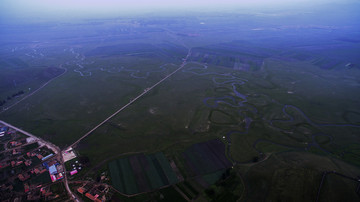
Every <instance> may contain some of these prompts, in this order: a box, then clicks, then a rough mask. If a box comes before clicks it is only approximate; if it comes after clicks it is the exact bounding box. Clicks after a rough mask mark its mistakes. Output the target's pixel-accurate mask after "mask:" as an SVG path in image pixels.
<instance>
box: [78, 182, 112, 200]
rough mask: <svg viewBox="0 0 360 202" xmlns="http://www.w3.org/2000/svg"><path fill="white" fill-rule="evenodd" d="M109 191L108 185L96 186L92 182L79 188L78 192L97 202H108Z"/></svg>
mask: <svg viewBox="0 0 360 202" xmlns="http://www.w3.org/2000/svg"><path fill="white" fill-rule="evenodd" d="M108 191H109V187H108V185H103V184H96V183H92V182H89V183H86V184H83V185H82V186H80V187H79V188H77V192H79V193H80V194H81V195H83V196H85V197H86V198H88V199H90V200H92V201H96V202H102V201H106V197H105V195H106V194H107V193H108Z"/></svg>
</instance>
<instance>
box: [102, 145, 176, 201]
mask: <svg viewBox="0 0 360 202" xmlns="http://www.w3.org/2000/svg"><path fill="white" fill-rule="evenodd" d="M108 166H109V170H110V174H111V181H112V184H113V186H114V187H115V188H116V189H117V190H119V191H120V192H122V193H124V194H129V195H131V194H136V193H141V192H147V191H151V190H155V189H158V188H160V187H164V186H167V185H172V184H175V183H177V182H178V179H177V178H176V175H175V173H174V171H173V170H172V169H171V167H170V163H169V161H168V160H167V159H166V158H165V156H164V154H163V153H161V152H159V153H155V154H150V155H144V154H139V155H135V156H130V157H127V158H121V159H118V160H114V161H111V162H110V163H109V165H108Z"/></svg>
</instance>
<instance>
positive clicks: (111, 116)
mask: <svg viewBox="0 0 360 202" xmlns="http://www.w3.org/2000/svg"><path fill="white" fill-rule="evenodd" d="M190 55H191V49H189V51H188V54H187V55H186V57H185V58H184V59H183V62H182V63H181V65H180V67H179V68H177V69H176V70H175V71H173V72H171V73H170V74H168V75H167V76H166V77H164V78H163V79H161V80H160V81H158V82H157V83H155V84H154V85H152V86H151V87H149V88H146V90H144V91H143V92H142V93H141V94H140V95H138V96H137V97H135V98H134V99H132V100H130V102H129V103H127V104H126V105H124V106H123V107H121V108H120V109H119V110H117V111H116V112H115V113H113V114H112V115H110V116H109V117H108V118H106V119H105V120H104V121H102V122H101V123H99V124H98V125H97V126H95V127H94V128H93V129H91V130H90V131H89V132H87V133H86V134H85V135H83V136H82V137H81V138H79V139H78V140H77V141H76V142H74V143H73V144H71V145H70V146H69V147H68V148H70V147H74V146H75V145H77V144H78V143H79V142H80V141H81V140H83V139H84V138H86V137H87V136H88V135H90V134H91V133H92V132H94V131H95V130H96V129H98V128H99V127H100V126H102V125H103V124H104V123H106V122H107V121H108V120H110V119H111V118H113V117H114V116H116V115H117V114H118V113H120V112H121V111H123V110H124V109H126V108H127V107H129V106H130V105H131V104H132V103H134V102H135V101H136V100H138V99H139V98H141V97H142V96H144V95H145V94H146V93H148V92H149V91H151V90H152V89H153V88H155V87H156V86H158V85H160V84H161V83H162V82H164V81H165V80H166V79H168V78H169V77H171V76H172V75H173V74H175V73H176V72H178V71H179V70H180V69H182V68H183V67H184V66H185V65H186V64H187V60H188V58H189V57H190Z"/></svg>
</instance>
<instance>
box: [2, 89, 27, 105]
mask: <svg viewBox="0 0 360 202" xmlns="http://www.w3.org/2000/svg"><path fill="white" fill-rule="evenodd" d="M24 93H25V92H24V91H23V90H21V91H19V92H17V93H14V94H12V95H11V96H8V97H7V100H11V99H12V98H14V97H17V96H20V95H22V94H24ZM4 104H6V100H0V107H1V106H3V105H4Z"/></svg>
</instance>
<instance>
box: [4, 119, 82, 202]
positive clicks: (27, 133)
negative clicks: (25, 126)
mask: <svg viewBox="0 0 360 202" xmlns="http://www.w3.org/2000/svg"><path fill="white" fill-rule="evenodd" d="M0 123H1V124H2V125H5V126H7V127H9V128H12V129H15V130H16V131H19V132H21V133H23V134H25V135H27V136H29V137H32V138H34V139H35V140H37V142H38V143H39V144H40V145H46V146H47V147H48V148H49V149H51V150H53V151H54V152H55V154H56V155H60V159H61V165H62V166H63V168H64V171H65V172H66V170H65V164H64V159H63V158H62V155H61V150H60V148H59V147H58V146H56V145H54V144H53V143H51V142H47V141H45V140H43V139H41V138H39V137H36V136H35V135H33V134H31V133H29V132H26V131H24V130H22V129H20V128H17V127H15V126H13V125H11V124H8V123H6V122H4V121H1V120H0ZM64 184H65V188H66V190H67V192H68V194H69V196H71V197H72V198H73V199H74V200H75V201H78V200H77V198H76V197H75V195H74V194H73V193H72V192H71V190H70V187H69V185H68V181H67V177H66V174H65V175H64Z"/></svg>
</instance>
